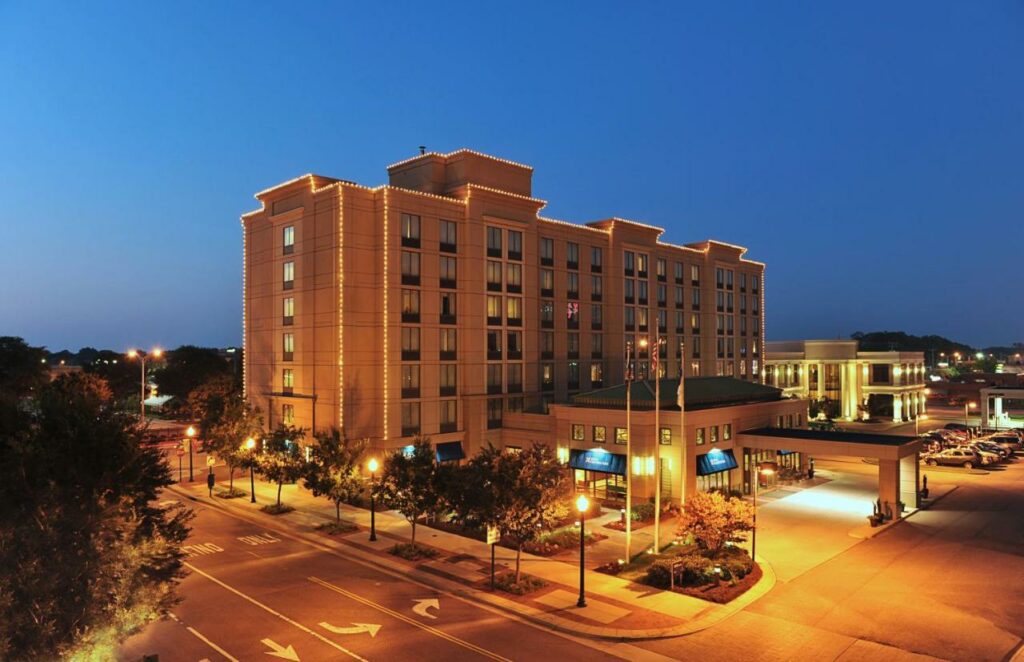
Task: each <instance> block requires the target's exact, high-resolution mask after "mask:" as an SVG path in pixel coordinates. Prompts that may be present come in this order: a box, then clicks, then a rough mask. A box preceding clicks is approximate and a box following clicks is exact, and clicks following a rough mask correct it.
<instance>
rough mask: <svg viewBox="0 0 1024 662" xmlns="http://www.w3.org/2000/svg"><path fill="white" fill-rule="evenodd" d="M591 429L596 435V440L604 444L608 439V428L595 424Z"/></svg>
mask: <svg viewBox="0 0 1024 662" xmlns="http://www.w3.org/2000/svg"><path fill="white" fill-rule="evenodd" d="M591 431H592V432H593V435H594V441H595V442H597V443H599V444H603V443H605V442H606V441H608V437H607V429H606V428H605V427H604V426H603V425H595V426H594V427H593V428H592V429H591Z"/></svg>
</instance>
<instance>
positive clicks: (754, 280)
mask: <svg viewBox="0 0 1024 662" xmlns="http://www.w3.org/2000/svg"><path fill="white" fill-rule="evenodd" d="M750 290H751V291H752V292H753V293H754V294H757V293H758V292H759V291H760V290H761V279H760V278H758V277H757V276H751V277H750Z"/></svg>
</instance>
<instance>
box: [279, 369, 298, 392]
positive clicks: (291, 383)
mask: <svg viewBox="0 0 1024 662" xmlns="http://www.w3.org/2000/svg"><path fill="white" fill-rule="evenodd" d="M281 387H282V390H284V392H285V393H291V392H292V389H293V388H295V371H294V370H292V369H291V368H285V369H284V370H282V371H281Z"/></svg>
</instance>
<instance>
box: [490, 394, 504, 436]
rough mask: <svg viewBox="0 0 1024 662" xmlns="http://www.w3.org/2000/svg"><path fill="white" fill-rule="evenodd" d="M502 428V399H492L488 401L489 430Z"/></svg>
mask: <svg viewBox="0 0 1024 662" xmlns="http://www.w3.org/2000/svg"><path fill="white" fill-rule="evenodd" d="M500 427H501V398H491V399H490V400H488V401H487V429H489V430H493V429H494V428H500Z"/></svg>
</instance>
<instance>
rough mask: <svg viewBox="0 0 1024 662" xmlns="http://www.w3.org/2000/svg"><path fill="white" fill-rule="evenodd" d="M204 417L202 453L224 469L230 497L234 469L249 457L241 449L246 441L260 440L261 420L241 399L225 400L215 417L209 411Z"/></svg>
mask: <svg viewBox="0 0 1024 662" xmlns="http://www.w3.org/2000/svg"><path fill="white" fill-rule="evenodd" d="M208 413H209V418H208V419H207V418H203V419H200V429H199V434H200V437H201V438H202V439H203V449H204V450H205V451H206V452H207V453H213V454H214V455H216V456H217V457H218V458H220V459H221V460H222V461H223V462H224V464H226V465H228V490H229V492H231V493H234V490H235V469H236V468H237V467H239V466H242V465H243V464H244V463H245V462H246V460H247V459H252V457H251V456H253V454H252V453H251V452H249V451H246V450H245V449H244V448H243V447H242V445H243V444H244V443H245V441H246V439H248V438H250V437H252V438H255V439H258V438H260V437H262V436H263V416H262V414H260V410H259V409H257V408H256V407H253V406H252V405H250V404H249V403H248V402H247V401H246V400H245V399H244V398H242V397H241V396H236V397H233V398H229V399H228V400H227V401H226V402H225V403H224V407H223V409H222V410H220V412H219V413H213V411H212V410H211V412H208ZM245 466H246V467H248V466H249V465H248V464H245Z"/></svg>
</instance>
